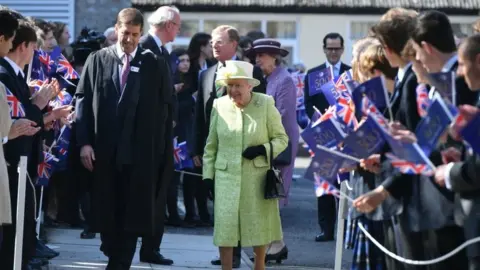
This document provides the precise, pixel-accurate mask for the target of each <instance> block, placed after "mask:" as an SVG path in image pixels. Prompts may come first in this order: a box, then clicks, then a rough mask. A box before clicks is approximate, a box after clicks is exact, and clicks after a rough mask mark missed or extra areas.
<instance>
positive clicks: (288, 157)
mask: <svg viewBox="0 0 480 270" xmlns="http://www.w3.org/2000/svg"><path fill="white" fill-rule="evenodd" d="M290 163H292V144H291V143H290V141H288V145H287V148H285V150H283V152H281V153H280V154H279V155H278V156H277V157H276V158H275V159H274V160H273V165H275V166H288V165H290Z"/></svg>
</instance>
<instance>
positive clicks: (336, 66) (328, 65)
mask: <svg viewBox="0 0 480 270" xmlns="http://www.w3.org/2000/svg"><path fill="white" fill-rule="evenodd" d="M325 65H326V66H327V67H330V66H332V67H333V68H334V69H337V70H338V71H340V68H341V67H342V62H341V61H338V62H337V63H336V64H335V65H332V64H330V62H328V61H327V62H325Z"/></svg>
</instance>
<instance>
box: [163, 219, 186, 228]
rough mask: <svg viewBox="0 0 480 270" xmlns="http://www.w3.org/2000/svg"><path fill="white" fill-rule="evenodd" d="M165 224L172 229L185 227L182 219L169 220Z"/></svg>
mask: <svg viewBox="0 0 480 270" xmlns="http://www.w3.org/2000/svg"><path fill="white" fill-rule="evenodd" d="M165 224H166V225H167V226H172V227H184V222H183V220H181V219H180V218H169V219H168V220H167V222H165Z"/></svg>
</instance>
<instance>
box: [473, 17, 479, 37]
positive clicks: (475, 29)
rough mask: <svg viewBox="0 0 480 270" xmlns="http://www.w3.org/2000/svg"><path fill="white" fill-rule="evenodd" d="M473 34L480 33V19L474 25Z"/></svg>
mask: <svg viewBox="0 0 480 270" xmlns="http://www.w3.org/2000/svg"><path fill="white" fill-rule="evenodd" d="M473 32H474V33H475V34H477V33H480V19H477V20H476V21H475V23H474V24H473Z"/></svg>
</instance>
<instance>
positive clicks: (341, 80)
mask: <svg viewBox="0 0 480 270" xmlns="http://www.w3.org/2000/svg"><path fill="white" fill-rule="evenodd" d="M348 80H352V73H351V70H348V71H345V72H344V73H342V75H340V77H338V79H337V81H336V82H335V88H336V89H337V90H341V91H348V88H347V86H346V85H345V82H346V81H348Z"/></svg>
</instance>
